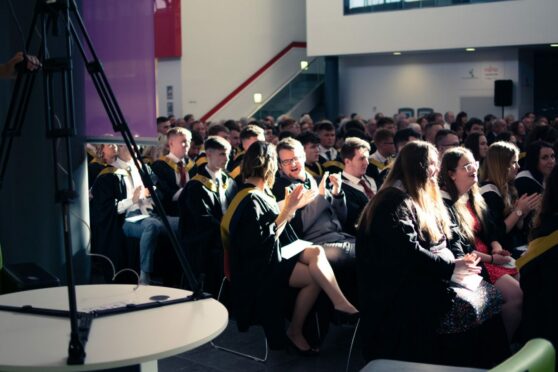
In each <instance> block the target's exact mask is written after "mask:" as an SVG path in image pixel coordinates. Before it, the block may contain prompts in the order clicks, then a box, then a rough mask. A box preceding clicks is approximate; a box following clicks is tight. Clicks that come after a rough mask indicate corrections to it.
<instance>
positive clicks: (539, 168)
mask: <svg viewBox="0 0 558 372" xmlns="http://www.w3.org/2000/svg"><path fill="white" fill-rule="evenodd" d="M555 165H556V158H555V154H554V149H553V147H552V145H551V144H550V143H548V142H543V141H535V142H533V143H531V144H530V145H529V146H528V147H527V154H526V156H525V162H524V166H523V169H524V170H522V171H521V172H519V173H518V174H517V176H516V177H515V187H516V189H517V194H518V196H522V195H524V194H527V195H531V194H540V193H542V192H543V190H544V181H545V179H546V178H547V177H548V175H549V174H550V172H552V169H553V168H554V166H555Z"/></svg>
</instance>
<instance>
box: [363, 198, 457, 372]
mask: <svg viewBox="0 0 558 372" xmlns="http://www.w3.org/2000/svg"><path fill="white" fill-rule="evenodd" d="M375 198H379V200H378V201H377V202H378V204H377V205H376V208H375V211H376V212H375V215H374V217H373V219H372V221H370V224H369V225H367V226H359V229H358V230H357V238H356V258H357V259H356V262H357V274H358V278H359V283H358V284H359V291H360V293H359V295H360V300H361V301H360V308H359V310H360V314H361V331H360V334H361V337H362V344H363V352H364V357H365V359H366V360H367V361H370V360H372V359H377V358H386V359H397V360H406V361H414V362H427V363H432V362H436V361H437V360H439V355H437V354H438V349H437V348H436V342H437V338H436V332H435V331H436V329H437V327H438V324H439V322H440V319H441V317H442V315H443V314H444V313H445V312H446V311H447V310H448V309H449V307H450V304H451V301H452V298H453V293H452V291H451V290H450V289H449V287H448V283H447V280H449V279H450V278H451V275H452V273H453V268H454V264H452V263H448V262H446V261H444V260H443V259H442V258H441V257H439V256H437V255H435V254H433V253H432V252H430V250H429V249H430V248H431V245H432V244H431V242H430V241H429V240H423V239H421V238H420V236H419V235H418V222H417V220H416V217H415V215H414V212H413V210H412V207H411V205H410V202H409V196H408V195H407V194H406V193H404V192H403V191H401V190H399V189H397V188H393V187H390V188H387V189H385V190H382V191H380V192H379V193H378V194H377V195H376V196H375Z"/></svg>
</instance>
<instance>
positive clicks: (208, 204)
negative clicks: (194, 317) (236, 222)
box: [178, 136, 236, 296]
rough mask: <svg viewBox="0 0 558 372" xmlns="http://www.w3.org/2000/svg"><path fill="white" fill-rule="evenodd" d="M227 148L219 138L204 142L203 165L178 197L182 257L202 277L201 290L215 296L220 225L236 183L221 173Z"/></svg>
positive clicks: (219, 276) (220, 259) (220, 252)
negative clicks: (203, 279)
mask: <svg viewBox="0 0 558 372" xmlns="http://www.w3.org/2000/svg"><path fill="white" fill-rule="evenodd" d="M230 151H231V145H230V144H229V142H227V140H225V139H224V138H221V137H219V136H209V137H207V140H206V141H205V153H206V156H207V164H206V165H205V166H204V167H203V168H201V169H199V170H198V173H197V174H196V175H195V176H194V177H193V178H192V179H191V180H190V182H188V183H187V184H186V187H185V188H184V192H182V194H180V197H179V198H178V206H179V210H180V225H179V228H180V233H181V234H180V235H181V238H182V242H183V247H184V249H185V250H186V256H187V257H188V260H189V262H190V265H191V267H192V269H193V271H194V274H195V275H196V277H197V276H199V275H200V274H204V275H205V286H204V290H205V291H207V292H209V293H211V294H213V295H214V296H217V293H218V291H219V284H220V282H221V279H222V278H223V273H224V271H223V246H222V245H221V237H220V231H221V230H220V224H221V219H222V218H223V214H224V213H225V212H226V210H227V207H228V206H229V203H230V201H231V200H232V198H233V197H234V195H235V193H236V184H235V182H234V180H233V179H232V178H230V177H229V176H228V175H227V173H226V172H225V170H226V166H227V162H228V160H229V153H230Z"/></svg>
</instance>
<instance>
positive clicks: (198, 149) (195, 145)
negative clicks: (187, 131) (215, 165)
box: [188, 132, 203, 159]
mask: <svg viewBox="0 0 558 372" xmlns="http://www.w3.org/2000/svg"><path fill="white" fill-rule="evenodd" d="M201 153H203V138H202V137H201V136H200V135H199V133H197V132H192V142H190V148H189V149H188V158H189V159H196V158H197V157H198V155H200V154H201Z"/></svg>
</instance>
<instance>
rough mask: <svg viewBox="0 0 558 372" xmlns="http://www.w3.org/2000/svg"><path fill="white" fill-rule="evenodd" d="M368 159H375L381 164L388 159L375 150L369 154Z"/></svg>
mask: <svg viewBox="0 0 558 372" xmlns="http://www.w3.org/2000/svg"><path fill="white" fill-rule="evenodd" d="M370 159H374V160H377V161H379V162H381V163H382V164H385V163H386V161H387V160H388V159H387V158H385V157H384V156H383V155H382V154H380V152H379V151H375V152H374V153H373V154H372V155H370Z"/></svg>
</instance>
